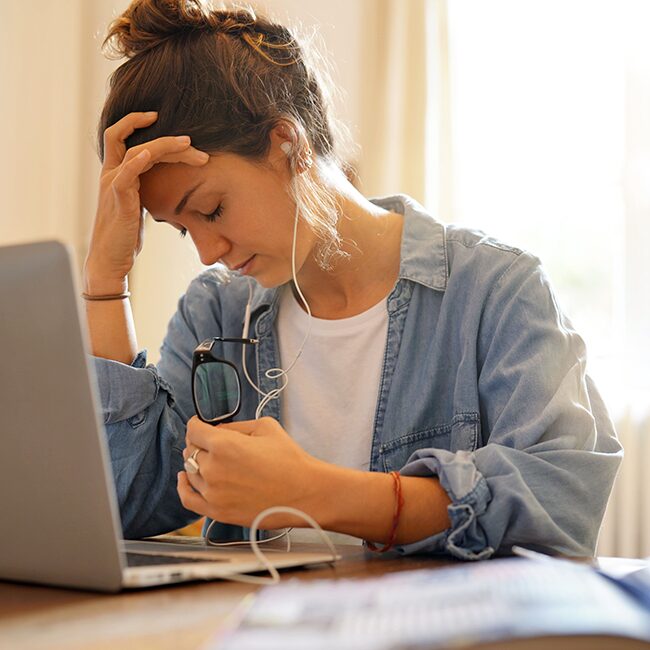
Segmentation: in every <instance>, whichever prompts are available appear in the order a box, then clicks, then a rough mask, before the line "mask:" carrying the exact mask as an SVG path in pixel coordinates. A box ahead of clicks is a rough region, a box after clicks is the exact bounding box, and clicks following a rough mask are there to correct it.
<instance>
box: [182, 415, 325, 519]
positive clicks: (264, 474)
mask: <svg viewBox="0 0 650 650" xmlns="http://www.w3.org/2000/svg"><path fill="white" fill-rule="evenodd" d="M186 443H187V446H186V448H185V450H184V451H183V457H184V458H185V459H186V460H187V458H188V457H189V456H190V455H191V454H192V453H193V452H196V450H197V449H198V450H199V451H198V453H196V455H195V456H194V458H195V460H196V462H197V464H198V466H199V471H198V473H196V474H189V473H187V472H179V474H178V494H179V496H180V499H181V502H182V504H183V506H184V507H185V508H187V509H188V510H191V511H193V512H196V513H198V514H201V515H206V516H208V517H210V518H211V519H215V520H217V521H220V522H222V523H227V524H236V525H240V526H250V524H251V523H252V521H253V519H254V518H255V516H256V515H257V514H258V513H259V512H261V511H262V510H264V509H266V508H269V507H271V506H291V507H294V508H299V509H301V510H304V511H305V512H307V513H308V514H310V515H311V516H312V517H315V518H316V519H318V512H317V511H316V509H317V505H318V503H319V502H322V501H327V499H326V498H325V499H323V495H322V494H319V488H318V484H319V481H318V480H317V475H318V473H319V468H320V467H321V466H322V465H323V463H322V462H321V461H319V460H317V459H316V458H314V457H313V456H310V455H309V454H308V453H307V452H306V451H304V450H303V449H302V448H301V447H299V446H298V445H297V444H296V443H295V442H294V441H293V440H292V439H291V437H290V436H289V434H288V433H287V432H286V431H285V430H284V429H283V428H282V427H281V426H280V424H279V423H278V422H277V421H276V420H274V419H273V418H269V417H265V418H261V419H259V420H245V421H242V422H230V423H228V424H223V425H219V426H216V427H215V426H213V425H210V424H206V423H205V422H202V421H201V420H199V419H198V418H197V417H193V418H192V419H191V420H190V421H189V422H188V424H187V436H186ZM262 525H263V527H264V528H266V529H271V528H285V527H289V526H293V525H297V526H304V525H305V522H304V520H302V519H298V518H294V517H292V516H290V515H284V514H278V515H272V516H270V517H268V518H266V519H265V520H264V521H263V522H262Z"/></svg>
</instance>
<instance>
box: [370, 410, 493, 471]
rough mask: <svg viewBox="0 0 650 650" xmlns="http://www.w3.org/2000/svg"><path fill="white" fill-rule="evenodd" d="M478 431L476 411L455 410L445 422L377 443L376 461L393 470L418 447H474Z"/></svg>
mask: <svg viewBox="0 0 650 650" xmlns="http://www.w3.org/2000/svg"><path fill="white" fill-rule="evenodd" d="M480 431H481V424H480V417H479V414H478V413H476V412H468V413H457V414H456V415H455V416H454V417H453V418H452V420H451V422H449V423H447V424H438V425H435V426H432V427H430V428H428V429H421V430H419V431H414V432H413V433H407V434H404V435H402V436H399V437H397V438H395V439H394V440H389V441H388V442H385V443H383V444H382V445H381V446H380V447H379V462H380V465H381V466H382V467H383V469H384V471H385V472H393V471H399V470H400V469H401V468H402V467H404V465H406V462H407V461H408V459H409V457H410V456H411V454H412V453H413V452H415V451H417V450H418V449H430V448H433V449H446V450H448V451H451V452H456V451H461V450H464V451H474V450H475V449H476V448H477V447H478V441H479V436H480Z"/></svg>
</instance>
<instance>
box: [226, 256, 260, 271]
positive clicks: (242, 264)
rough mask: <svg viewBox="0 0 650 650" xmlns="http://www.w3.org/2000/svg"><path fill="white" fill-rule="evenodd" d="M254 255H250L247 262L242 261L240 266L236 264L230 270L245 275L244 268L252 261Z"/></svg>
mask: <svg viewBox="0 0 650 650" xmlns="http://www.w3.org/2000/svg"><path fill="white" fill-rule="evenodd" d="M254 257H255V255H251V257H249V258H248V259H247V260H244V261H243V262H242V263H241V264H237V265H236V266H233V267H232V268H231V270H232V271H240V272H241V273H244V274H245V273H246V267H247V266H248V265H249V264H250V263H251V262H252V261H253V258H254Z"/></svg>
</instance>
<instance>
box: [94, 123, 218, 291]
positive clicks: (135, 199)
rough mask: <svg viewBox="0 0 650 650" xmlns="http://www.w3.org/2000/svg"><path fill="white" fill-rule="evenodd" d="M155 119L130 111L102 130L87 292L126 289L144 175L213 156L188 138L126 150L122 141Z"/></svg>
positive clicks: (137, 245)
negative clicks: (164, 166)
mask: <svg viewBox="0 0 650 650" xmlns="http://www.w3.org/2000/svg"><path fill="white" fill-rule="evenodd" d="M156 118H157V113H155V112H148V113H129V114H128V115H126V116H124V117H123V118H122V119H121V120H119V121H118V122H116V123H115V124H113V125H112V126H110V127H109V128H108V129H106V131H105V132H104V164H103V165H102V171H101V176H100V184H99V201H98V207H97V215H96V217H95V223H94V226H93V233H92V237H91V240H90V246H89V249H88V256H87V258H86V263H85V265H84V284H85V287H84V289H85V291H86V292H87V293H93V294H112V293H121V292H122V291H124V290H125V289H126V286H127V275H128V274H129V272H130V271H131V268H132V267H133V264H134V262H135V258H136V256H137V255H138V253H139V252H140V250H141V249H142V243H143V241H142V240H143V230H144V212H143V210H142V205H141V203H140V174H143V173H145V172H147V171H148V170H150V169H151V168H152V167H153V166H154V165H156V164H158V163H179V162H180V163H186V164H188V165H193V166H201V165H204V164H205V163H207V162H208V160H209V158H210V157H209V155H208V154H207V153H205V152H203V151H199V150H198V149H195V148H194V147H192V146H191V144H190V138H189V137H188V136H178V137H176V136H168V137H161V138H157V139H155V140H151V141H149V142H145V143H143V144H140V145H137V146H134V147H131V148H130V149H129V150H128V151H127V149H126V145H125V144H124V141H125V140H126V139H127V138H128V137H129V136H130V135H131V134H132V133H133V132H134V131H135V129H140V128H144V127H147V126H150V125H151V124H152V123H153V122H155V120H156Z"/></svg>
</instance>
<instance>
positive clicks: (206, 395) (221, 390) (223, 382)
mask: <svg viewBox="0 0 650 650" xmlns="http://www.w3.org/2000/svg"><path fill="white" fill-rule="evenodd" d="M193 389H194V398H195V400H196V406H197V408H198V416H199V417H200V418H201V419H202V420H205V421H207V422H214V421H218V420H225V419H226V418H227V417H228V416H230V415H233V414H234V413H235V412H236V411H237V408H238V406H239V397H240V396H239V378H238V376H237V371H236V370H235V369H234V368H233V367H232V366H230V365H228V364H227V363H219V362H218V361H214V362H209V363H202V364H201V365H200V366H198V367H197V369H196V371H195V373H194V386H193Z"/></svg>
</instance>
